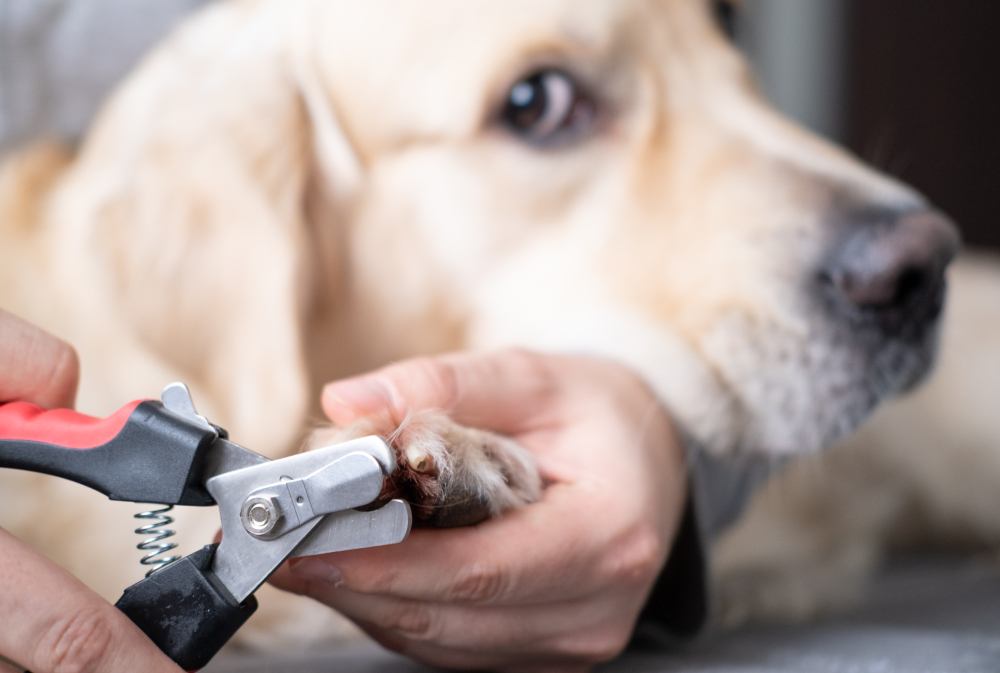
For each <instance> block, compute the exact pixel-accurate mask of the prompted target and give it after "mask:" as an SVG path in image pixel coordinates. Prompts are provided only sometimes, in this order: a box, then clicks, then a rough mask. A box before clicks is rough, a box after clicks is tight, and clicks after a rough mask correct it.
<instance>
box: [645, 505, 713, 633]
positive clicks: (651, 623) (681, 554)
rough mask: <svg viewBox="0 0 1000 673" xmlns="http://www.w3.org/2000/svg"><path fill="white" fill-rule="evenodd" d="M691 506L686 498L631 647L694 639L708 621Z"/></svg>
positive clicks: (704, 581) (705, 584) (704, 575)
mask: <svg viewBox="0 0 1000 673" xmlns="http://www.w3.org/2000/svg"><path fill="white" fill-rule="evenodd" d="M706 560H707V559H706V557H705V551H704V549H703V548H702V541H701V534H700V532H699V527H698V521H697V515H696V514H695V508H694V504H693V501H692V499H691V498H688V503H687V506H686V507H685V508H684V517H683V519H681V525H680V528H679V529H678V531H677V537H676V538H675V539H674V546H673V548H672V549H671V551H670V556H669V557H667V564H666V565H665V566H664V567H663V570H662V571H661V572H660V576H659V577H658V578H657V579H656V584H654V585H653V591H652V592H651V593H650V595H649V600H647V601H646V607H644V608H643V609H642V613H640V615H639V622H638V624H637V626H636V630H635V634H634V637H633V643H634V644H636V645H641V644H644V643H643V641H650V640H651V641H653V642H654V643H657V644H662V643H663V641H664V640H679V639H685V638H691V637H693V636H695V635H697V634H698V633H699V632H700V631H701V630H702V628H703V627H704V625H705V622H706V621H707V619H708V577H707V572H706Z"/></svg>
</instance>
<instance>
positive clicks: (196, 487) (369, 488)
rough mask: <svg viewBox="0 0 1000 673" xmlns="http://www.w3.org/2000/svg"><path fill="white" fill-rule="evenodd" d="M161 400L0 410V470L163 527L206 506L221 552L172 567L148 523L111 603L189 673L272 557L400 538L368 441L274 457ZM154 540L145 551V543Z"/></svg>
mask: <svg viewBox="0 0 1000 673" xmlns="http://www.w3.org/2000/svg"><path fill="white" fill-rule="evenodd" d="M162 399H163V402H162V403H160V402H157V401H153V400H145V401H139V402H133V403H131V404H129V405H127V406H125V407H123V408H122V409H121V410H119V411H118V412H117V413H115V414H113V415H112V416H109V417H108V418H105V419H96V418H91V417H89V416H84V415H82V414H78V413H76V412H73V411H70V410H67V409H56V410H52V411H46V410H44V409H42V408H41V407H38V406H35V405H32V404H28V403H25V402H14V403H10V404H5V405H2V406H0V467H9V468H14V469H21V470H31V471H33V472H44V473H46V474H51V475H55V476H57V477H62V478H65V479H70V480H72V481H76V482H79V483H81V484H83V485H85V486H88V487H90V488H92V489H95V490H97V491H100V492H101V493H104V494H105V495H107V496H108V497H109V498H110V499H111V500H125V501H129V502H142V503H157V504H163V505H166V507H165V508H163V509H159V510H155V511H152V512H143V513H141V514H138V515H136V516H137V517H139V518H146V519H148V518H153V519H157V520H159V521H160V522H169V521H172V519H170V517H167V516H165V514H164V512H166V511H169V510H170V509H172V507H173V505H192V506H198V507H203V506H209V505H218V506H219V518H220V520H221V524H222V542H221V543H219V544H213V545H208V546H207V547H204V548H203V549H201V550H199V551H197V552H195V553H193V554H191V555H189V556H186V557H184V558H179V557H177V556H172V557H169V558H155V557H157V556H159V555H160V554H162V553H164V552H166V551H169V550H170V549H172V548H173V547H175V546H176V545H175V544H173V543H159V542H160V540H162V539H164V538H166V537H168V536H170V535H173V531H169V530H165V529H162V528H160V525H161V524H160V523H153V524H149V525H146V526H143V527H141V528H139V529H138V530H137V531H136V532H137V533H150V534H152V535H153V536H154V537H152V538H150V539H149V540H146V541H145V542H144V543H142V544H140V545H139V547H140V549H144V550H151V552H150V553H149V554H147V556H146V558H144V559H143V560H142V563H144V564H147V565H150V564H151V565H154V568H153V569H152V570H150V571H149V573H147V575H146V578H145V579H143V580H141V581H139V582H138V583H136V584H133V585H132V586H130V587H129V588H127V589H126V590H125V593H124V595H122V597H121V598H120V599H119V600H118V602H117V603H116V607H117V608H118V609H119V610H121V611H122V612H124V613H125V614H126V615H127V616H128V617H129V619H131V620H132V621H133V622H135V623H136V625H138V626H139V628H140V629H142V631H143V632H144V633H146V635H147V636H149V637H150V639H152V641H153V642H154V643H156V645H157V646H158V647H159V648H160V649H161V650H163V651H164V652H165V653H166V654H167V655H168V656H169V657H170V658H171V659H173V660H174V661H175V662H177V664H178V665H180V666H181V668H183V669H185V670H188V671H193V670H197V669H199V668H201V667H203V666H204V665H205V664H207V663H208V661H209V660H210V659H211V658H212V657H213V656H214V655H215V653H216V652H218V651H219V649H220V648H221V647H222V646H223V645H224V644H225V643H226V642H227V641H228V640H229V639H230V638H231V637H232V636H233V634H234V633H236V631H237V630H238V629H239V628H240V626H242V625H243V623H244V622H246V620H247V619H248V618H249V617H250V615H251V614H253V612H254V610H256V609H257V599H256V598H254V596H253V593H254V591H256V590H257V588H258V587H260V585H261V584H263V583H264V581H265V580H267V578H268V577H270V575H271V574H272V573H273V572H274V571H275V570H277V568H278V566H280V565H281V564H282V563H283V562H284V561H285V559H288V558H292V557H297V556H310V555H313V554H326V553H329V552H334V551H344V550H347V549H358V548H361V547H374V546H378V545H386V544H394V543H396V542H401V541H403V540H404V539H405V538H406V537H407V535H409V532H410V525H411V523H412V517H411V514H410V506H409V505H408V504H407V503H406V502H404V501H402V500H391V501H389V502H388V503H387V504H385V505H384V506H383V507H381V508H379V509H374V510H370V511H359V510H357V509H355V508H357V507H363V506H365V505H368V504H370V503H372V502H373V501H375V500H376V499H377V498H378V496H379V493H380V492H381V491H382V487H383V483H384V480H385V478H386V477H387V476H388V475H390V474H392V472H393V471H394V470H395V469H396V459H395V454H394V452H393V451H392V449H391V448H389V446H387V445H386V443H385V442H383V441H382V440H381V439H379V438H378V437H363V438H361V439H355V440H352V441H349V442H344V443H342V444H336V445H334V446H329V447H326V448H323V449H319V450H316V451H310V452H308V453H302V454H299V455H295V456H290V457H288V458H282V459H281V460H268V459H267V458H265V457H263V456H261V455H259V454H256V453H254V452H253V451H250V450H248V449H244V448H243V447H241V446H239V445H237V444H234V443H233V442H231V441H229V439H228V435H227V433H226V431H225V430H223V429H222V428H220V427H218V426H215V425H212V424H211V423H209V422H208V421H207V420H206V419H205V418H204V417H202V416H199V415H198V413H197V412H196V411H195V408H194V404H193V403H192V401H191V396H190V394H189V393H188V389H187V387H186V386H184V384H182V383H174V384H171V385H169V386H167V387H166V389H165V390H164V391H163V397H162ZM158 543H159V544H158Z"/></svg>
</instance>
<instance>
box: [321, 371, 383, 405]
mask: <svg viewBox="0 0 1000 673" xmlns="http://www.w3.org/2000/svg"><path fill="white" fill-rule="evenodd" d="M323 397H324V398H325V399H326V400H327V401H328V403H331V404H335V405H337V406H340V407H347V408H351V409H356V410H359V411H367V412H370V411H380V410H382V409H385V408H387V407H391V406H392V392H391V391H390V390H389V388H388V387H386V385H385V384H384V383H383V382H382V381H380V380H379V379H377V378H374V377H371V376H363V377H361V378H356V379H348V380H346V381H337V382H335V383H330V384H327V386H326V387H325V388H324V389H323Z"/></svg>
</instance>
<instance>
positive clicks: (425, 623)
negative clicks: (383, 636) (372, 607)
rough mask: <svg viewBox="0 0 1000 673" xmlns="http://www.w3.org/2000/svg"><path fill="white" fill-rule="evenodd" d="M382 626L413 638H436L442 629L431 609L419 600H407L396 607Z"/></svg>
mask: <svg viewBox="0 0 1000 673" xmlns="http://www.w3.org/2000/svg"><path fill="white" fill-rule="evenodd" d="M382 627H383V628H386V629H389V630H390V631H394V632H396V633H399V634H400V635H402V636H404V637H406V638H409V639H412V640H434V639H436V638H437V636H438V632H439V630H440V629H439V622H438V620H437V619H436V618H435V615H434V613H433V612H432V611H431V609H430V608H429V607H428V606H427V605H426V604H425V603H420V602H417V601H406V602H405V603H402V604H401V605H399V606H398V607H396V608H395V609H394V610H393V611H392V613H391V614H390V615H389V617H388V618H387V619H386V621H385V623H384V624H382Z"/></svg>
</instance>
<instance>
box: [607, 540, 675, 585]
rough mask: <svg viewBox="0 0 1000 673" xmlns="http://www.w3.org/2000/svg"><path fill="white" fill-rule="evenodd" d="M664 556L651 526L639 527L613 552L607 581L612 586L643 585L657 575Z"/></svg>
mask: <svg viewBox="0 0 1000 673" xmlns="http://www.w3.org/2000/svg"><path fill="white" fill-rule="evenodd" d="M664 556H665V553H664V545H663V544H662V542H661V540H660V537H659V535H657V534H656V531H655V530H654V529H653V528H652V526H645V525H644V526H641V527H640V528H639V530H637V531H634V532H633V533H632V534H631V535H630V536H629V539H628V540H626V541H624V542H623V543H621V544H620V545H618V548H617V549H616V550H615V551H614V552H613V554H612V558H611V563H609V565H608V575H609V577H608V579H609V580H610V581H611V583H614V584H626V585H633V584H636V585H644V584H646V583H647V582H648V581H649V580H650V579H651V578H653V577H656V575H658V574H659V572H660V567H661V566H662V565H663V562H664Z"/></svg>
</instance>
